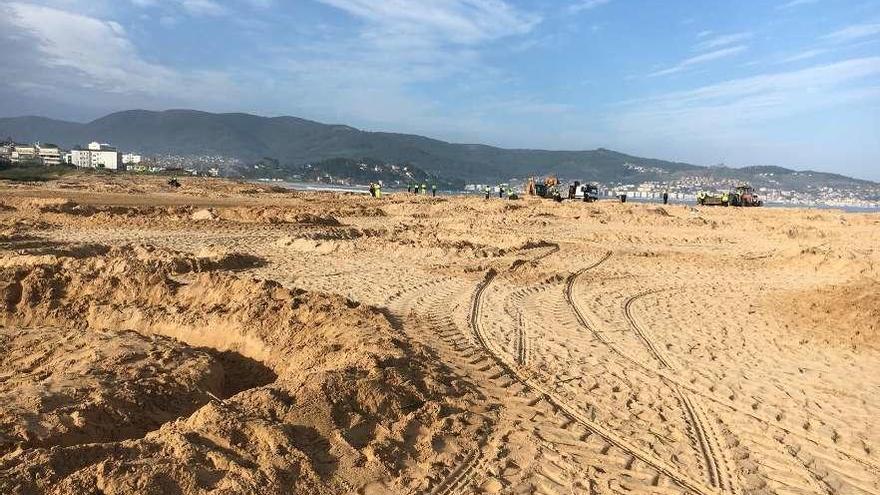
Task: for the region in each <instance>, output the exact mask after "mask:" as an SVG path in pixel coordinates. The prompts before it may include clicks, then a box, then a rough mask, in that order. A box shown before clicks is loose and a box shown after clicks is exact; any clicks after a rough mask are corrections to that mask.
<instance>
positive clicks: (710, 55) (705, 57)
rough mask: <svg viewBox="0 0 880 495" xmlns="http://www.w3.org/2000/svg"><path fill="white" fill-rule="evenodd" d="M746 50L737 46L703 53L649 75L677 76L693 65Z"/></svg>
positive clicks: (741, 46)
mask: <svg viewBox="0 0 880 495" xmlns="http://www.w3.org/2000/svg"><path fill="white" fill-rule="evenodd" d="M745 49H746V47H745V46H743V45H737V46H730V47H727V48H722V49H720V50H715V51H711V52H707V53H703V54H700V55H697V56H695V57H690V58H687V59H684V60H682V61H681V62H679V63H678V64H676V65H674V66H672V67H669V68H666V69H662V70H658V71H656V72H652V73H650V74H648V76H650V77H656V76H667V75H669V74H675V73H676V72H681V71H683V70H685V69H687V68H688V67H691V66H693V65H697V64H703V63H706V62H711V61H713V60H718V59H720V58H724V57H730V56H732V55H736V54H738V53H741V52H743V51H745Z"/></svg>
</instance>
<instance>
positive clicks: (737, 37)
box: [694, 31, 752, 50]
mask: <svg viewBox="0 0 880 495" xmlns="http://www.w3.org/2000/svg"><path fill="white" fill-rule="evenodd" d="M710 32H711V31H710ZM698 37H699V35H698ZM751 37H752V33H749V32H744V33H734V34H725V35H722V36H715V37H714V38H710V39H707V40H705V41H701V42H700V43H697V45H696V46H695V47H694V49H696V50H712V49H715V48H720V47H722V46H727V45H733V44H735V43H740V42H743V41H745V40H748V39H750V38H751Z"/></svg>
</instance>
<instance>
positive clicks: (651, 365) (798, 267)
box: [0, 176, 880, 494]
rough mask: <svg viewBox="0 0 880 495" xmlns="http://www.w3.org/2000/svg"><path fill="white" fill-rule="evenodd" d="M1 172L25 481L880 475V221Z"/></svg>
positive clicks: (379, 485) (510, 485)
mask: <svg viewBox="0 0 880 495" xmlns="http://www.w3.org/2000/svg"><path fill="white" fill-rule="evenodd" d="M182 182H183V184H184V186H183V187H182V188H180V189H179V190H172V189H170V188H168V187H167V186H165V185H164V183H163V181H161V180H160V179H149V178H138V179H134V178H130V177H104V178H96V177H91V178H89V177H78V176H74V177H72V178H70V179H65V180H64V182H55V183H48V184H45V185H8V184H7V185H2V184H0V343H2V347H0V493H64V494H66V493H94V494H98V493H104V494H117V493H157V494H159V493H185V494H191V493H302V494H313V493H314V494H335V493H363V494H383V493H389V494H415V493H431V494H453V493H459V494H467V493H524V494H540V493H545V494H571V493H575V494H603V493H636V494H642V493H662V494H668V493H702V494H715V493H718V494H720V493H730V494H740V493H742V494H753V493H754V494H771V493H776V494H808V493H818V494H861V493H867V494H880V425H878V422H880V420H878V418H880V323H878V322H880V284H878V281H880V215H878V214H855V213H843V212H840V211H831V210H828V211H814V210H803V209H733V208H717V209H711V208H699V209H694V208H690V207H686V206H681V205H677V206H676V205H670V206H667V207H663V208H661V207H657V206H652V205H643V204H626V205H622V204H616V203H610V202H600V203H597V204H584V203H564V204H556V203H553V202H548V201H542V200H538V199H525V200H520V201H503V200H499V199H497V198H493V199H492V200H488V201H487V200H484V199H483V198H482V197H449V198H436V199H432V198H423V197H415V196H411V195H407V194H394V195H390V196H388V197H386V198H383V199H382V200H374V199H371V198H369V197H364V196H360V195H346V194H336V193H290V192H282V191H279V190H274V189H271V188H268V187H264V186H255V185H251V184H239V183H233V182H227V181H220V180H207V179H189V178H185V179H183V180H182Z"/></svg>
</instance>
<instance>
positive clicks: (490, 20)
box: [319, 0, 540, 43]
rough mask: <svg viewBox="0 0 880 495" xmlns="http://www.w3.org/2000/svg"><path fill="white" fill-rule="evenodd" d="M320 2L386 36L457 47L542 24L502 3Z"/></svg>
mask: <svg viewBox="0 0 880 495" xmlns="http://www.w3.org/2000/svg"><path fill="white" fill-rule="evenodd" d="M319 1H320V2H322V3H325V4H327V5H331V6H333V7H336V8H338V9H341V10H343V11H345V12H348V13H349V14H351V15H353V16H356V17H359V18H361V19H363V20H365V21H367V22H370V23H372V24H373V25H375V26H376V27H377V28H379V29H381V30H382V31H383V35H393V36H400V35H404V36H410V35H421V36H426V35H427V36H439V37H442V38H444V39H448V40H451V41H453V42H456V43H476V42H480V41H486V40H492V39H497V38H501V37H504V36H509V35H514V34H524V33H527V32H529V31H531V30H532V28H533V27H534V26H535V25H536V24H537V23H538V22H539V21H540V18H539V17H538V16H536V15H533V14H528V13H525V12H523V11H520V10H519V9H517V8H515V7H512V6H510V5H509V4H507V3H506V2H503V1H501V0H446V1H436V0H435V1H426V2H421V1H415V0H388V1H384V2H374V1H371V0H319Z"/></svg>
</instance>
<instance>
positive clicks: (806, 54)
mask: <svg viewBox="0 0 880 495" xmlns="http://www.w3.org/2000/svg"><path fill="white" fill-rule="evenodd" d="M828 52H829V50H826V49H824V48H814V49H811V50H804V51H802V52H800V53H795V54H794V55H791V56H788V57H785V58H783V59H782V60H780V61H779V63H781V64H788V63H791V62H800V61H801V60H808V59H811V58H815V57H818V56H819V55H823V54H825V53H828Z"/></svg>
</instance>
